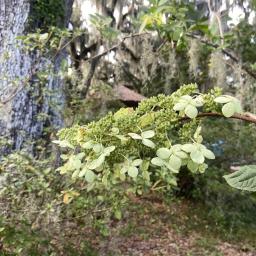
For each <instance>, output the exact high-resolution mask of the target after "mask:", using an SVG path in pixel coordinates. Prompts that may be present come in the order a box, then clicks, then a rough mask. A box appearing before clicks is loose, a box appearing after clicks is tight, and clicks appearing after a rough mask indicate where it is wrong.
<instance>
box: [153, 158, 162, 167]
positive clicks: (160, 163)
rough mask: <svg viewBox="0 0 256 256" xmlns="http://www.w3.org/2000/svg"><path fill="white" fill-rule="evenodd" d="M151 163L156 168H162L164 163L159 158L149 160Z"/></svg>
mask: <svg viewBox="0 0 256 256" xmlns="http://www.w3.org/2000/svg"><path fill="white" fill-rule="evenodd" d="M151 163H152V164H153V165H156V166H164V161H163V160H162V159H161V158H159V157H155V158H153V159H152V160H151Z"/></svg>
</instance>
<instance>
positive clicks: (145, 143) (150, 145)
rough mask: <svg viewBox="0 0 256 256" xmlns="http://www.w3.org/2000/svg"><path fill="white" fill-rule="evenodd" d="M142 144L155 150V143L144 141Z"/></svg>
mask: <svg viewBox="0 0 256 256" xmlns="http://www.w3.org/2000/svg"><path fill="white" fill-rule="evenodd" d="M142 143H143V144H144V145H145V146H147V147H149V148H155V143H154V142H153V141H151V140H149V139H142Z"/></svg>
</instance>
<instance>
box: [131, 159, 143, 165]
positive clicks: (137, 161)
mask: <svg viewBox="0 0 256 256" xmlns="http://www.w3.org/2000/svg"><path fill="white" fill-rule="evenodd" d="M141 164H142V159H135V160H133V161H132V165H133V166H139V165H141Z"/></svg>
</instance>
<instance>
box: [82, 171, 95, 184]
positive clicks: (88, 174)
mask: <svg viewBox="0 0 256 256" xmlns="http://www.w3.org/2000/svg"><path fill="white" fill-rule="evenodd" d="M84 178H85V180H86V181H87V182H88V183H92V182H94V180H95V178H96V175H95V173H94V172H93V171H91V170H89V169H87V170H86V172H85V175H84Z"/></svg>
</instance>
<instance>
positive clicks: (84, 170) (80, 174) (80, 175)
mask: <svg viewBox="0 0 256 256" xmlns="http://www.w3.org/2000/svg"><path fill="white" fill-rule="evenodd" d="M87 170H89V169H88V168H87V167H86V166H85V167H84V168H83V169H82V171H81V172H80V173H79V175H78V176H79V178H82V177H83V176H84V175H85V173H86V172H87Z"/></svg>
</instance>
